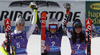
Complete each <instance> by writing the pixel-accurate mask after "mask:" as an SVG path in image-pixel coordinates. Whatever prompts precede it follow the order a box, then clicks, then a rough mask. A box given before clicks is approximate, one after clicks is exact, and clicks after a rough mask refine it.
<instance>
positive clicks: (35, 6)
mask: <svg viewBox="0 0 100 55" xmlns="http://www.w3.org/2000/svg"><path fill="white" fill-rule="evenodd" d="M29 7H30V8H31V9H32V10H34V9H38V6H37V5H36V4H35V3H33V2H31V3H30V5H29Z"/></svg>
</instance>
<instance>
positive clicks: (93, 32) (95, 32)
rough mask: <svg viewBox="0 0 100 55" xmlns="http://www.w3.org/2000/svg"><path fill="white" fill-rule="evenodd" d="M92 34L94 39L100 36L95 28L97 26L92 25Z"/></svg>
mask: <svg viewBox="0 0 100 55" xmlns="http://www.w3.org/2000/svg"><path fill="white" fill-rule="evenodd" d="M91 29H92V31H91V32H92V33H91V36H92V37H97V36H98V34H97V30H96V28H95V26H94V24H92V28H91Z"/></svg>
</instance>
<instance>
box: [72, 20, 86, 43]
mask: <svg viewBox="0 0 100 55" xmlns="http://www.w3.org/2000/svg"><path fill="white" fill-rule="evenodd" d="M78 21H79V22H81V21H80V20H79V19H78ZM74 22H76V21H74ZM76 34H77V33H76V32H75V27H73V33H72V43H73V44H75V43H76V39H77V35H76ZM79 36H80V37H79V38H80V40H79V43H82V42H84V41H85V34H84V33H83V32H82V30H81V32H80V33H79Z"/></svg>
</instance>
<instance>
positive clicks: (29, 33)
mask: <svg viewBox="0 0 100 55" xmlns="http://www.w3.org/2000/svg"><path fill="white" fill-rule="evenodd" d="M32 15H33V19H32V22H31V25H30V27H29V29H28V31H27V32H26V36H27V39H29V37H30V35H31V34H32V33H33V31H34V29H35V25H36V23H37V9H34V10H33V14H32Z"/></svg>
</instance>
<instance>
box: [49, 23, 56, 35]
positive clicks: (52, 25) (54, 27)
mask: <svg viewBox="0 0 100 55" xmlns="http://www.w3.org/2000/svg"><path fill="white" fill-rule="evenodd" d="M49 30H50V32H51V33H52V34H54V33H55V32H56V31H57V24H51V25H49Z"/></svg>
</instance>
